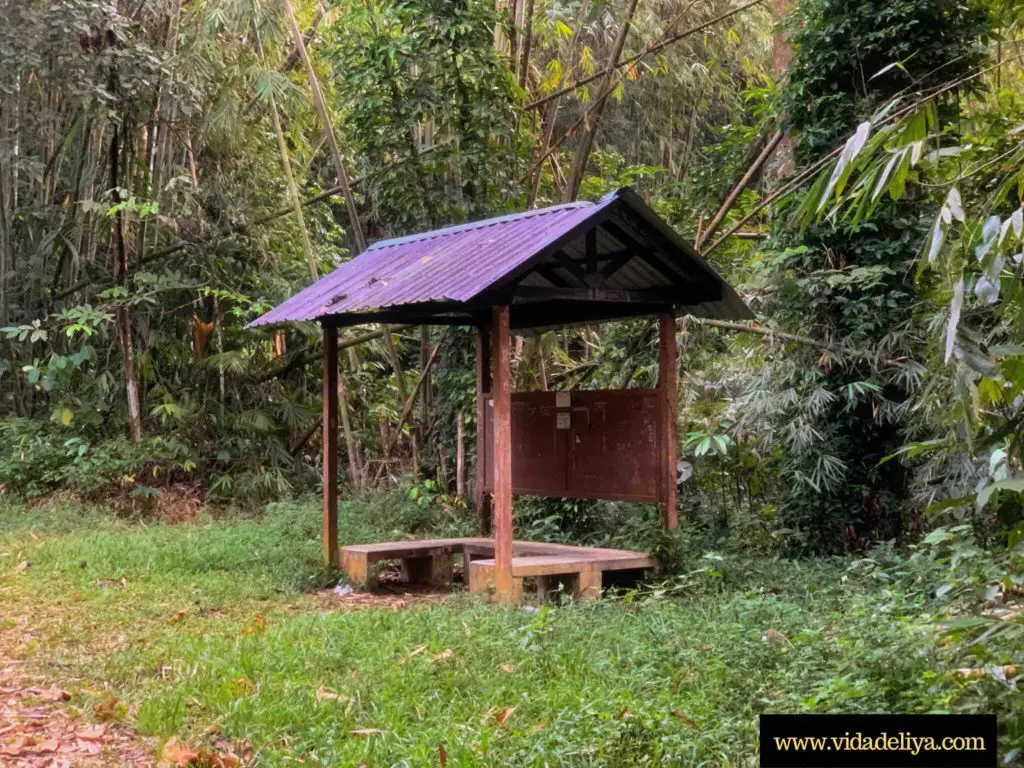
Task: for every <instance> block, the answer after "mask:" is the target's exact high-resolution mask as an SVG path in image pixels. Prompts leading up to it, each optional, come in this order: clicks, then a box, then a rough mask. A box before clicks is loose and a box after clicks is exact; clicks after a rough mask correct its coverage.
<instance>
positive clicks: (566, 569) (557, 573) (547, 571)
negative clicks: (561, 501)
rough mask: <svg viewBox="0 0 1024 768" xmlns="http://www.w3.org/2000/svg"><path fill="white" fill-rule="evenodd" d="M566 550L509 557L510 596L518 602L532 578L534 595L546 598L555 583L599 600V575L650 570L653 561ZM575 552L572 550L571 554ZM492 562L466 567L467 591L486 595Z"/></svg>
mask: <svg viewBox="0 0 1024 768" xmlns="http://www.w3.org/2000/svg"><path fill="white" fill-rule="evenodd" d="M563 549H564V550H569V551H568V552H565V553H558V554H540V555H535V554H530V555H517V556H515V557H513V558H512V593H513V594H512V595H511V596H510V598H511V599H512V600H515V601H521V600H522V597H523V579H524V578H526V577H533V578H535V579H536V582H537V594H538V596H539V597H540V599H542V600H543V599H546V598H547V597H548V596H549V595H550V593H551V592H553V591H554V590H555V589H556V588H557V585H558V583H559V582H561V583H562V584H563V585H565V587H566V589H567V591H569V592H570V593H571V594H572V595H573V596H574V597H576V598H579V599H593V598H597V597H600V595H601V586H602V574H603V573H604V572H605V571H620V570H635V569H644V568H653V567H655V565H657V563H656V561H655V560H654V558H652V557H650V556H649V555H645V554H643V553H642V552H628V551H625V550H600V549H589V548H582V547H564V548H563ZM572 550H575V551H572ZM494 567H495V563H494V559H493V558H486V559H479V560H473V561H472V562H470V563H468V564H467V566H466V573H467V576H468V579H469V590H470V592H472V593H473V594H478V595H486V594H489V593H490V592H491V591H492V589H493V586H494Z"/></svg>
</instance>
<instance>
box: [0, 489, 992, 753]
mask: <svg viewBox="0 0 1024 768" xmlns="http://www.w3.org/2000/svg"><path fill="white" fill-rule="evenodd" d="M341 517H342V531H341V535H342V539H343V540H345V541H356V540H365V539H369V538H373V537H374V535H375V534H376V535H378V536H379V535H381V524H380V520H379V519H378V517H377V516H376V512H375V511H374V510H373V509H372V508H369V507H367V508H365V509H364V508H362V507H360V506H358V505H349V506H347V507H346V508H345V509H343V511H342V515H341ZM318 532H319V510H318V507H317V505H316V504H315V502H310V503H303V504H279V505H273V506H271V507H270V508H269V509H268V510H267V511H266V513H265V514H264V515H262V516H260V517H257V518H251V519H234V520H230V521H220V522H218V521H211V520H199V521H197V522H194V523H189V524H182V525H176V526H164V525H158V524H144V523H138V522H135V523H129V522H121V521H117V520H116V519H114V518H113V517H112V516H111V515H110V513H109V512H107V511H105V510H101V509H81V508H76V507H72V506H68V505H64V506H61V505H51V506H48V507H44V508H37V509H31V508H27V507H24V506H18V505H8V506H6V507H0V666H2V662H3V659H4V657H7V658H8V659H9V660H10V659H14V660H16V661H20V662H22V664H21V667H19V668H20V669H23V670H25V673H26V674H29V673H30V674H32V675H37V676H39V677H40V678H41V679H43V680H45V681H47V682H48V683H50V684H54V685H59V686H61V687H63V688H66V689H67V690H68V691H69V692H70V693H71V694H72V698H71V701H70V702H69V703H68V706H70V707H74V708H75V709H76V710H81V711H83V712H85V713H87V715H86V716H87V717H92V716H93V715H92V713H93V712H94V708H95V707H96V705H100V706H101V709H102V705H103V702H110V701H112V700H113V699H114V698H116V700H117V706H116V707H115V708H114V711H115V712H116V717H117V718H118V719H120V720H122V721H123V722H125V723H126V724H127V725H129V726H131V727H132V728H133V729H134V730H135V731H137V732H139V733H141V734H145V735H148V736H151V737H152V739H153V741H152V745H153V746H152V748H153V749H159V747H160V745H161V744H162V743H163V742H164V741H166V740H167V739H168V738H170V737H177V738H179V739H181V740H183V741H185V742H187V743H189V744H193V745H200V744H213V743H215V742H217V741H227V742H230V743H232V744H240V743H244V742H248V743H249V744H250V745H251V746H252V749H253V753H254V755H255V764H258V765H293V764H297V763H303V764H306V765H330V766H355V765H360V764H365V765H369V766H438V765H442V764H447V765H448V766H475V765H509V766H533V765H537V766H540V765H573V766H575V765H579V766H584V765H586V766H590V765H608V766H622V765H643V764H646V765H674V764H679V765H687V766H691V765H692V766H755V765H756V764H757V755H756V740H757V715H758V713H760V712H805V711H806V712H829V711H836V712H872V711H890V712H925V711H986V710H984V709H978V707H979V706H981V705H980V704H979V702H981V701H983V699H982V698H981V696H982V695H983V693H984V691H983V690H982V689H981V688H979V686H984V685H988V684H989V683H988V682H986V681H970V682H964V681H959V680H957V679H956V678H955V677H954V676H952V675H951V674H950V671H951V670H952V669H953V668H955V666H957V665H958V664H962V659H961V658H960V654H961V653H962V651H961V650H960V648H959V646H958V645H957V644H955V643H952V642H950V641H949V639H948V638H945V637H944V636H943V635H942V634H941V633H940V632H938V631H937V630H936V627H935V625H934V623H933V621H932V617H931V616H930V614H929V611H930V610H931V606H930V605H929V604H928V602H927V600H926V599H925V598H923V597H920V596H912V595H911V594H909V593H907V592H904V591H902V590H901V589H900V588H898V587H894V586H891V585H887V584H886V583H885V582H882V581H879V580H878V579H877V578H873V577H872V576H871V574H870V571H869V570H867V569H863V568H860V567H858V566H857V565H856V564H855V563H854V562H853V561H844V560H829V561H810V562H792V561H782V560H750V559H747V560H744V561H742V562H741V561H736V560H731V559H725V560H716V559H707V558H697V559H695V561H694V564H693V567H692V569H691V573H690V574H689V576H685V577H679V578H677V579H675V580H674V581H673V582H671V583H670V584H669V585H668V588H666V589H661V590H651V591H649V592H645V593H637V594H632V595H626V596H622V597H618V598H615V599H606V600H602V601H600V602H598V603H593V604H576V605H565V606H562V607H552V608H543V609H541V610H539V611H536V610H533V611H528V610H524V609H523V608H517V609H504V608H499V607H495V606H487V605H484V604H481V603H480V602H477V601H475V600H474V599H471V598H469V597H468V596H465V595H453V596H452V597H450V598H447V599H444V600H440V601H434V602H427V601H423V602H419V601H416V600H409V601H408V604H407V605H405V606H403V605H402V604H401V603H397V604H392V605H390V606H388V605H386V606H383V607H369V608H361V609H353V608H351V607H348V606H347V604H346V603H345V601H344V600H342V599H340V598H336V597H334V596H333V595H331V594H330V593H329V592H328V591H326V590H325V588H326V587H327V586H329V585H330V584H332V583H333V581H331V576H332V575H331V574H329V573H325V572H324V570H323V568H322V567H321V566H320V564H319V552H320V550H319V546H320V545H319V540H318ZM387 532H388V531H386V530H385V531H384V533H385V534H386V533H387ZM915 594H917V593H915ZM105 711H106V713H107V715H108V716H109V713H110V707H107V708H106V710H105ZM442 754H443V756H444V757H443V758H442Z"/></svg>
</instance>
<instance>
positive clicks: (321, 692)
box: [316, 685, 341, 701]
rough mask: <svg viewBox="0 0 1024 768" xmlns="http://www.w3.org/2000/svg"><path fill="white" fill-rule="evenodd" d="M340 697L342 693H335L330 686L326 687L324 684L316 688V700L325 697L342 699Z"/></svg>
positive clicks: (321, 699) (322, 699)
mask: <svg viewBox="0 0 1024 768" xmlns="http://www.w3.org/2000/svg"><path fill="white" fill-rule="evenodd" d="M340 698H341V694H338V693H335V692H334V691H332V690H331V689H330V688H325V687H324V686H322V685H321V686H320V687H319V688H317V689H316V700H317V701H324V700H325V699H340Z"/></svg>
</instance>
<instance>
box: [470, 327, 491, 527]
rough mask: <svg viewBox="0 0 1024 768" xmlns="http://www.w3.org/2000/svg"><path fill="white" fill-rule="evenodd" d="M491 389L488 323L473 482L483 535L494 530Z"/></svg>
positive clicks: (482, 330) (479, 376)
mask: <svg viewBox="0 0 1024 768" xmlns="http://www.w3.org/2000/svg"><path fill="white" fill-rule="evenodd" d="M490 392H491V329H490V326H488V325H487V324H483V325H478V326H477V327H476V479H475V481H474V482H473V500H474V507H475V508H476V519H477V529H478V530H479V531H480V535H481V536H487V535H489V534H490V532H491V506H492V504H491V495H490V494H489V493H487V492H486V491H485V490H484V485H485V484H486V477H487V462H489V461H490V460H491V459H490V454H491V450H490V445H489V443H490V442H491V441H489V440H487V439H486V433H487V429H486V424H487V407H486V405H487V403H486V396H487V395H488V394H490Z"/></svg>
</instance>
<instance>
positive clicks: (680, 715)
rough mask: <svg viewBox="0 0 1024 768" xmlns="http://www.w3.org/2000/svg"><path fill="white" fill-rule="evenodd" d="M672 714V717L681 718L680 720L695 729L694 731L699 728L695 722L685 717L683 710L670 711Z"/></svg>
mask: <svg viewBox="0 0 1024 768" xmlns="http://www.w3.org/2000/svg"><path fill="white" fill-rule="evenodd" d="M672 716H673V717H674V718H676V719H677V720H682V721H683V722H684V723H686V724H687V725H688V726H690V727H691V728H693V730H695V731H699V730H700V728H699V727H698V726H697V724H696V723H695V722H693V720H691V719H690V718H688V717H687V716H686V715H685V714H684V712H683V710H681V709H677V710H675V711H673V712H672Z"/></svg>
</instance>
